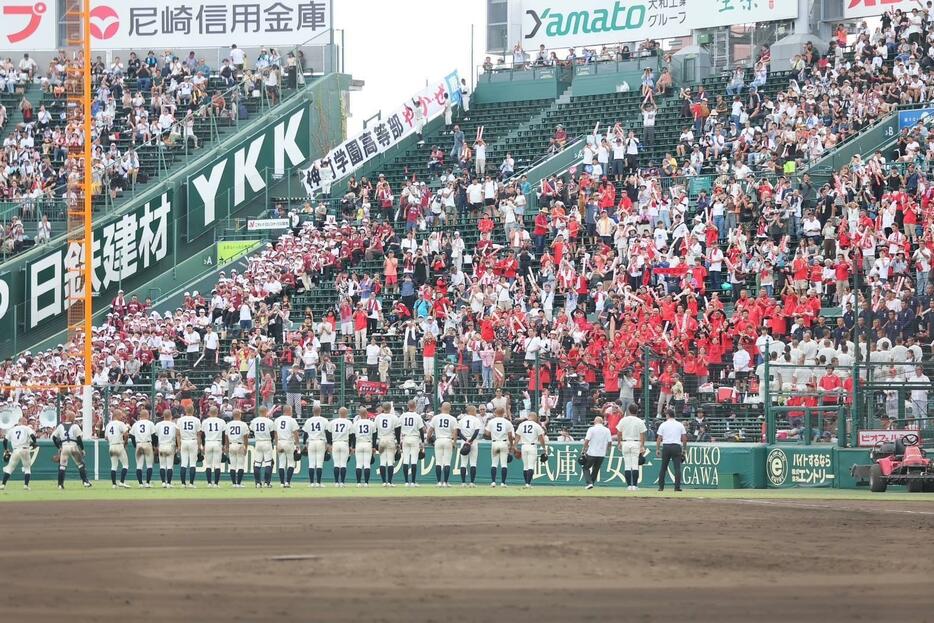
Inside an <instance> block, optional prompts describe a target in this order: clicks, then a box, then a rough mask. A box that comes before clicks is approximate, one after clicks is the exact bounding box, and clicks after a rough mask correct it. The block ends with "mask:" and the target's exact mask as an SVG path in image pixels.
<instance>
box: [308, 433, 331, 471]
mask: <svg viewBox="0 0 934 623" xmlns="http://www.w3.org/2000/svg"><path fill="white" fill-rule="evenodd" d="M326 449H327V442H326V441H325V440H324V439H310V440H308V469H318V468H322V467H324V453H325V450H326Z"/></svg>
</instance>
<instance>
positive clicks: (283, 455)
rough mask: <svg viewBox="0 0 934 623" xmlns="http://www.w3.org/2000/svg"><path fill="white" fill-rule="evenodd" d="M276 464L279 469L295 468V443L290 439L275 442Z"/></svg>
mask: <svg viewBox="0 0 934 623" xmlns="http://www.w3.org/2000/svg"><path fill="white" fill-rule="evenodd" d="M276 465H277V466H279V469H282V468H285V469H288V468H290V467H291V468H292V469H295V444H294V443H292V441H291V440H289V441H280V442H279V443H277V444H276Z"/></svg>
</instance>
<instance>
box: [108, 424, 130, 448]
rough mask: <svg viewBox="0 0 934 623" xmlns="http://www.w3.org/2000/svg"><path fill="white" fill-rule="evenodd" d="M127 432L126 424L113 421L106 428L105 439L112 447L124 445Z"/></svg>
mask: <svg viewBox="0 0 934 623" xmlns="http://www.w3.org/2000/svg"><path fill="white" fill-rule="evenodd" d="M127 432H128V428H127V425H126V424H124V423H123V422H121V421H120V420H111V421H110V422H109V423H108V424H107V426H106V427H105V428H104V437H105V438H106V439H107V443H109V444H110V445H115V444H122V443H123V441H124V437H125V435H126V434H127Z"/></svg>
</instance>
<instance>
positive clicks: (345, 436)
mask: <svg viewBox="0 0 934 623" xmlns="http://www.w3.org/2000/svg"><path fill="white" fill-rule="evenodd" d="M352 432H353V423H352V422H351V421H350V420H348V419H347V407H341V408H340V409H338V410H337V417H336V418H334V419H333V420H331V421H330V422H328V434H329V435H330V440H329V442H328V443H329V444H330V446H331V460H333V461H334V486H336V487H344V485H345V484H346V482H347V460H348V459H349V458H350V433H352Z"/></svg>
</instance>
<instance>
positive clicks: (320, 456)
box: [302, 405, 331, 487]
mask: <svg viewBox="0 0 934 623" xmlns="http://www.w3.org/2000/svg"><path fill="white" fill-rule="evenodd" d="M302 433H303V437H304V440H305V448H306V451H307V453H308V482H309V486H311V487H321V486H323V485H322V484H321V475H322V473H323V472H324V457H325V453H326V452H327V446H328V440H329V438H330V434H331V433H330V432H329V431H328V420H327V418H325V417H322V415H321V407H320V406H319V405H315V406H314V407H312V409H311V417H310V418H308V419H307V420H305V424H304V426H302Z"/></svg>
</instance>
